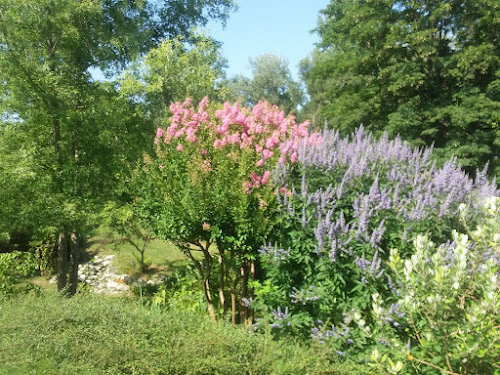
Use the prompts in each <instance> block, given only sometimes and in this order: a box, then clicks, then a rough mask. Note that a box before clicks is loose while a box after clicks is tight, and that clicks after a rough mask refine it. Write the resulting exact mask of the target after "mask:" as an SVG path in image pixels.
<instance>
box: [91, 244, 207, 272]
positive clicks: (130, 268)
mask: <svg viewBox="0 0 500 375" xmlns="http://www.w3.org/2000/svg"><path fill="white" fill-rule="evenodd" d="M89 244H90V246H89V248H88V249H87V253H88V255H89V256H90V257H92V256H95V255H99V256H103V255H115V259H114V261H113V262H114V266H115V267H116V270H117V272H118V273H120V274H129V275H137V274H138V273H140V270H139V262H138V260H137V258H136V257H140V253H139V252H138V251H137V250H136V249H135V248H134V247H133V246H132V245H130V244H128V243H124V244H120V245H118V246H114V245H113V244H109V241H107V240H106V238H103V237H99V236H96V237H93V238H91V239H90V241H89ZM214 251H216V250H214ZM195 255H196V256H197V257H200V259H201V254H197V253H196V254H195ZM145 260H146V263H150V264H151V265H150V267H149V274H155V273H162V274H166V275H171V274H172V273H173V272H174V271H175V269H176V268H178V267H181V266H185V265H187V264H189V263H190V262H191V260H190V259H189V258H188V257H187V256H186V255H184V254H183V253H182V251H181V250H179V249H178V248H177V247H176V246H174V245H173V244H171V243H168V242H166V241H162V240H154V241H152V242H151V243H150V244H149V245H148V247H147V250H146V252H145Z"/></svg>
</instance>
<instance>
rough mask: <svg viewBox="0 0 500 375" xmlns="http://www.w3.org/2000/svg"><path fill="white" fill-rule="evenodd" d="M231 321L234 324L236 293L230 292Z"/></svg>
mask: <svg viewBox="0 0 500 375" xmlns="http://www.w3.org/2000/svg"><path fill="white" fill-rule="evenodd" d="M231 322H232V323H233V325H236V293H235V291H234V290H233V291H232V292H231Z"/></svg>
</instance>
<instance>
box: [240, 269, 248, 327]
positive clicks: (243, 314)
mask: <svg viewBox="0 0 500 375" xmlns="http://www.w3.org/2000/svg"><path fill="white" fill-rule="evenodd" d="M240 271H241V294H240V323H243V324H245V326H246V325H247V318H248V307H247V304H246V303H247V300H248V299H247V286H248V264H247V262H243V264H242V265H241V267H240Z"/></svg>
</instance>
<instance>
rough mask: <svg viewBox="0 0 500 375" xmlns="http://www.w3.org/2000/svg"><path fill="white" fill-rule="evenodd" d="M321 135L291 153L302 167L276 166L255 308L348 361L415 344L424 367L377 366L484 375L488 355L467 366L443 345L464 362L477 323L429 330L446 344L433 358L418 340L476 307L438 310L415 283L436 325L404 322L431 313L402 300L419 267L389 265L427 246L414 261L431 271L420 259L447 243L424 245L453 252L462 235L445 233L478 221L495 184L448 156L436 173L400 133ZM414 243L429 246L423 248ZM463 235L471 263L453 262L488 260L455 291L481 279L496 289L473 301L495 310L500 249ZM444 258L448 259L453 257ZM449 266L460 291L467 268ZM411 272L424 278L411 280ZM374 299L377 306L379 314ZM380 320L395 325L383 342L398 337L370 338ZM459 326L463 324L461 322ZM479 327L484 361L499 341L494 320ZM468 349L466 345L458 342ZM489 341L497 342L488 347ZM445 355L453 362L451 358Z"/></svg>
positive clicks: (281, 329) (452, 305)
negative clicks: (275, 196)
mask: <svg viewBox="0 0 500 375" xmlns="http://www.w3.org/2000/svg"><path fill="white" fill-rule="evenodd" d="M322 137H323V141H322V143H321V144H319V145H317V146H315V147H309V146H308V145H307V144H306V143H305V142H304V143H302V146H301V147H299V149H298V150H299V152H298V154H299V162H300V164H298V165H296V166H294V168H290V167H286V166H283V165H278V168H277V170H276V182H277V184H278V186H281V188H280V189H279V199H280V203H281V213H280V214H279V215H278V217H277V218H276V220H277V221H278V222H279V225H276V226H275V230H274V231H273V234H274V235H276V236H275V237H274V242H273V243H270V244H269V245H267V246H263V247H262V249H261V253H262V254H263V265H264V269H265V275H266V276H265V277H264V278H263V279H262V280H261V281H259V282H257V283H254V285H252V286H253V287H254V288H256V291H255V294H256V295H257V296H258V297H260V298H258V299H257V300H256V301H255V302H254V306H255V307H256V308H261V309H262V310H264V311H267V313H268V314H269V315H270V316H271V317H272V318H271V319H272V326H273V327H274V330H275V332H277V333H278V334H282V335H286V334H288V333H294V334H299V335H303V337H312V338H313V339H314V340H317V341H318V342H324V343H328V344H329V345H332V346H334V347H335V348H336V350H337V353H338V354H339V355H341V356H345V357H347V358H350V359H355V360H360V361H367V362H373V363H374V364H375V363H377V361H379V360H380V359H381V358H382V357H378V354H377V355H374V356H373V357H372V356H371V354H372V350H373V349H374V348H376V349H377V350H378V352H377V353H385V354H387V353H389V352H390V353H391V354H392V355H394V352H397V351H399V352H405V350H404V347H406V345H408V347H409V348H413V349H412V352H410V349H408V350H407V354H408V353H414V352H413V350H415V351H416V352H418V353H419V354H422V353H424V354H423V358H424V359H421V358H420V359H421V361H425V362H427V363H430V365H424V364H423V363H421V362H419V363H418V364H417V365H415V368H414V369H413V368H412V367H411V366H410V368H408V367H407V366H405V368H404V370H402V368H403V364H402V362H401V361H400V362H399V363H398V362H397V361H396V363H394V362H392V363H389V365H388V366H387V368H384V371H388V372H398V371H400V370H402V371H406V372H409V373H411V372H412V371H416V372H418V371H430V372H429V373H433V371H435V369H434V368H433V369H430V370H429V368H431V367H432V366H433V365H434V366H437V367H439V368H440V369H445V370H443V371H449V372H450V373H455V372H453V371H456V373H470V372H472V373H481V371H483V370H482V367H481V366H482V365H484V363H486V366H489V367H487V368H488V370H491V369H492V367H491V366H493V361H492V359H491V358H490V359H484V362H481V361H482V360H481V361H479V362H481V363H483V364H481V365H478V364H477V363H479V362H477V363H476V365H474V364H472V362H473V361H470V363H469V364H462V363H461V362H460V361H461V360H463V359H464V358H463V357H460V354H458V353H460V350H459V349H456V348H455V350H453V349H452V348H451V346H452V344H451V342H453V345H458V344H457V341H458V342H460V343H461V345H462V346H461V348H462V350H464V351H465V352H467V353H469V354H464V355H465V356H467V355H469V357H467V359H466V360H471V359H472V358H473V355H472V354H470V353H471V351H472V350H473V349H471V348H476V349H477V348H478V347H479V346H480V345H479V344H478V343H479V342H480V341H481V340H479V339H478V338H479V337H480V336H481V335H482V334H483V333H484V332H483V331H482V330H481V329H480V328H478V327H476V328H473V329H471V332H469V333H470V336H469V337H467V338H464V337H463V336H462V335H461V334H458V335H456V334H454V333H453V332H448V334H449V335H451V336H454V335H455V336H454V337H451V336H450V337H448V336H445V335H444V331H439V332H441V336H439V334H438V333H436V334H435V335H436V336H433V338H432V339H429V341H430V342H432V343H433V345H440V344H441V343H443V342H447V340H450V347H449V348H447V349H444V351H441V352H442V355H438V354H437V353H438V352H439V351H437V350H435V348H434V347H433V348H434V349H432V350H428V349H429V348H428V347H427V345H430V344H429V341H424V339H422V337H421V336H420V333H421V332H420V331H419V330H420V329H422V330H424V327H427V328H428V327H429V326H430V327H433V328H434V329H435V330H436V328H435V327H436V326H438V325H440V324H441V323H443V322H444V321H445V320H446V319H447V317H450V319H454V318H457V316H456V315H455V316H454V315H453V314H452V313H451V312H452V311H453V309H459V310H460V311H462V312H463V313H464V314H466V315H467V316H472V313H471V311H469V310H467V308H466V307H465V305H464V304H463V303H462V304H460V303H457V301H456V300H455V299H453V298H452V299H451V302H449V304H448V305H446V304H441V305H439V304H437V300H433V298H435V296H434V297H432V296H431V295H429V294H425V293H424V292H425V290H422V289H419V288H417V290H418V291H419V292H420V293H422V295H420V296H419V297H418V298H420V299H422V298H424V301H427V299H426V298H427V297H428V298H429V300H428V301H427V302H428V303H432V304H437V305H438V306H440V308H441V309H442V310H440V311H439V312H437V313H436V315H434V316H433V319H436V320H437V321H433V319H429V320H430V321H426V323H423V326H422V327H421V326H419V324H420V321H418V323H415V322H413V320H412V319H409V320H405V319H408V318H407V317H408V316H410V313H411V314H417V315H418V314H423V315H418V316H420V317H422V316H423V317H424V320H425V319H427V318H428V317H427V316H426V315H425V308H424V307H425V306H424V305H420V307H418V308H416V307H413V310H412V311H409V310H408V309H409V306H408V304H404V303H402V301H400V299H401V298H407V299H408V298H410V300H411V298H412V296H413V295H414V294H415V293H416V292H415V291H412V290H413V289H412V288H415V285H414V284H417V285H430V284H425V283H424V281H426V279H425V276H424V274H423V273H418V274H417V275H414V276H412V278H410V279H405V280H403V279H401V277H399V276H400V275H401V274H402V273H401V270H399V271H396V270H398V266H397V265H395V264H393V263H391V262H392V261H393V260H394V259H393V258H391V251H393V249H397V254H398V256H397V259H402V260H403V262H409V261H413V259H414V257H415V254H419V253H422V251H424V250H422V249H423V248H425V251H427V253H426V254H428V255H426V256H425V257H423V256H420V258H419V259H421V260H422V259H424V261H423V262H424V264H420V266H421V267H422V269H428V268H432V264H431V263H428V258H429V257H432V256H434V255H433V254H435V253H440V252H443V251H444V250H439V251H438V250H437V249H436V247H434V245H430V244H429V243H430V242H425V241H434V243H437V244H438V245H439V244H441V243H444V245H443V246H442V248H446V249H449V251H448V252H451V253H453V251H452V250H451V249H455V248H458V245H456V244H457V241H459V238H461V241H462V242H464V241H465V240H463V237H457V236H458V235H452V233H453V230H454V229H456V230H458V231H459V232H460V231H462V232H465V230H466V227H465V223H467V224H468V225H469V226H470V227H471V228H474V227H475V225H476V223H477V222H476V221H475V220H479V222H480V223H482V225H484V218H481V215H480V213H481V212H482V210H483V209H482V207H483V205H484V202H485V199H486V198H488V197H491V196H498V190H497V188H496V184H495V183H494V182H492V183H490V182H488V180H487V179H486V177H485V175H486V170H484V171H482V172H478V173H477V176H476V179H475V180H472V179H470V178H469V177H468V176H467V175H466V174H465V173H464V172H462V171H461V170H460V167H459V166H458V165H456V163H455V161H454V160H450V161H449V162H447V163H446V164H445V165H444V166H443V167H441V168H437V167H436V166H435V165H434V164H433V162H432V161H431V159H430V156H431V151H432V150H431V149H425V150H417V149H412V148H411V147H410V146H408V145H407V144H405V143H403V142H401V140H400V139H399V138H397V139H395V140H389V139H388V138H387V136H384V137H382V138H381V139H378V140H377V139H374V138H373V137H372V136H371V135H370V134H367V133H365V131H364V129H363V128H360V129H358V130H357V132H356V133H355V134H353V135H352V136H351V137H347V138H341V137H340V136H339V134H338V133H337V132H335V131H331V130H325V131H324V132H323V134H322ZM461 205H462V206H461ZM459 207H467V215H466V217H465V218H462V219H460V216H459V215H458V212H459ZM478 215H479V216H478ZM280 230H281V232H280ZM417 235H424V236H425V237H418V238H420V239H419V240H418V241H417V245H415V244H414V239H415V238H416V237H415V236H417ZM497 237H498V236H497ZM423 238H425V239H426V240H425V241H424V240H423ZM491 238H492V239H493V238H494V236H493V237H491ZM447 240H449V243H448V244H446V241H447ZM422 241H424V242H425V243H427V244H428V245H426V246H423V245H422ZM471 241H472V242H470V243H468V244H467V246H469V245H470V246H471V247H472V248H473V250H471V251H470V253H464V254H463V255H462V256H466V255H467V254H468V255H467V256H470V258H467V260H466V261H465V260H462V261H461V262H462V263H461V264H465V263H466V264H467V267H469V269H470V272H472V273H473V274H474V273H475V272H478V271H476V268H474V267H472V268H470V267H471V265H478V264H480V262H479V261H478V259H481V260H483V258H484V262H486V263H485V264H484V267H485V269H487V270H488V272H486V271H485V272H486V273H485V274H481V275H480V276H477V275H476V276H472V278H470V279H467V278H466V277H465V276H464V278H463V280H462V281H460V282H459V284H458V285H459V287H458V288H455V289H454V290H457V289H458V290H462V288H463V287H465V288H466V289H465V290H467V287H466V285H467V280H469V282H470V283H471V285H474V286H475V285H476V284H475V282H478V283H479V284H477V285H481V284H480V283H481V282H483V284H484V285H490V286H489V287H490V290H489V291H488V293H490V292H491V293H493V294H492V296H488V297H483V296H482V297H481V298H480V299H479V300H480V301H481V302H477V303H480V304H482V303H483V302H484V303H485V304H486V305H488V303H490V302H491V304H490V305H489V306H490V308H489V309H485V310H484V311H485V312H484V313H485V314H486V316H491V317H494V316H495V314H496V312H497V311H498V293H499V289H498V288H499V285H498V281H497V279H491V280H490V279H488V277H490V276H491V277H494V276H492V275H496V274H497V272H498V269H497V268H495V267H497V265H496V264H497V263H496V262H498V254H496V253H495V252H492V251H491V249H490V246H489V245H488V246H486V247H485V246H483V247H482V248H481V247H480V246H479V245H478V243H476V242H475V241H474V240H471ZM496 241H498V238H497V239H496ZM465 242H466V241H465ZM463 246H465V245H463ZM440 249H441V248H440ZM457 251H458V250H457ZM483 253H484V254H483ZM392 254H393V255H394V254H396V251H393V252H392ZM394 256H395V255H394ZM448 258H449V257H448ZM448 258H447V259H446V261H447V262H451V261H452V260H450V259H448ZM391 259H392V260H391ZM426 262H427V263H426ZM435 262H436V264H435V267H444V266H445V265H446V264H442V263H443V262H444V258H443V259H442V258H439V256H437V255H436V259H435ZM440 262H441V263H440ZM463 262H465V263H463ZM417 263H418V262H417ZM405 266H406V263H405ZM415 267H417V266H416V265H415ZM454 271H456V272H454ZM454 271H453V272H451V271H450V272H449V275H452V274H453V277H452V276H449V277H450V278H454V280H455V281H454V282H453V283H451V284H452V285H455V287H456V285H457V284H454V283H455V282H458V281H457V280H458V279H460V277H461V276H460V275H463V268H462V271H460V272H462V273H460V272H459V270H458V269H457V270H455V269H454ZM429 272H430V271H429ZM410 274H411V272H410ZM485 275H489V276H485ZM418 277H421V278H422V279H418V280H417V279H415V278H418ZM483 277H486V279H488V280H490V282H489V284H487V283H485V282H484V280H483ZM495 277H496V276H495ZM480 280H483V281H480ZM446 282H448V281H446ZM443 283H444V284H442V285H441V284H440V288H445V287H444V285H446V283H445V282H443ZM434 287H435V285H434V286H432V287H431V286H430V287H429V290H427V293H430V294H432V292H431V291H432V290H434V289H433V288H434ZM481 288H482V286H481ZM481 288H478V290H480V289H481ZM485 288H487V287H486V286H485ZM473 289H474V287H473ZM478 293H479V292H478ZM479 294H481V293H479ZM453 296H454V297H456V295H453ZM450 298H451V297H450ZM380 301H384V304H385V305H384V306H385V308H386V309H385V310H383V312H382V310H381V308H380V304H381V302H380ZM429 301H431V302H429ZM488 301H490V302H488ZM464 303H465V302H464ZM412 306H413V305H412ZM460 306H462V308H461V307H460ZM471 309H472V310H474V309H475V307H471ZM416 311H418V313H417V312H416ZM455 314H456V313H455ZM459 315H460V314H459ZM451 316H454V318H451ZM461 316H464V315H461ZM405 317H406V318H405ZM492 319H493V318H492ZM380 320H385V322H386V323H387V324H389V325H390V326H392V329H393V331H392V336H391V337H393V336H394V335H395V336H397V337H398V339H399V341H398V342H397V344H394V343H391V342H390V340H389V336H383V335H382V336H376V335H375V333H374V332H375V331H377V330H378V325H377V324H378V322H379V321H380ZM457 321H460V322H461V324H462V323H464V321H463V320H460V319H457ZM413 323H414V325H413V326H412V324H413ZM487 326H488V328H485V329H486V330H487V331H488V329H490V330H491V331H488V334H487V335H486V336H487V337H489V339H488V344H487V345H486V347H485V348H483V349H484V350H485V352H482V353H483V355H484V356H486V354H485V353H490V354H492V355H494V353H495V350H494V349H496V348H495V345H496V346H497V345H498V343H497V342H496V341H497V340H498V336H497V335H498V333H497V332H498V322H497V323H495V322H494V321H490V323H488V324H487ZM415 327H418V328H415ZM413 328H415V329H413ZM427 328H425V329H427ZM464 329H465V328H464ZM459 331H460V330H459ZM424 343H425V344H424ZM476 344H477V345H476ZM398 345H399V346H398ZM469 345H470V347H469V349H467V350H469V351H467V350H466V349H465V347H466V346H467V347H468V346H469ZM490 345H492V346H493V347H491V351H490V350H489V349H490ZM459 346H460V345H459ZM420 350H422V352H420ZM426 350H428V351H426ZM414 354H415V353H414ZM411 355H412V356H413V357H412V358H418V356H417V355H413V354H411ZM453 355H455V358H453V359H451V357H453ZM374 358H375V359H374ZM385 358H387V356H386V357H384V359H385ZM399 359H402V357H401V356H400V357H398V360H399ZM391 361H392V359H391ZM443 361H444V362H443ZM386 363H387V361H386ZM415 363H416V361H415ZM450 363H452V364H450ZM426 366H428V367H427V368H426ZM468 366H470V367H468ZM452 369H454V370H452Z"/></svg>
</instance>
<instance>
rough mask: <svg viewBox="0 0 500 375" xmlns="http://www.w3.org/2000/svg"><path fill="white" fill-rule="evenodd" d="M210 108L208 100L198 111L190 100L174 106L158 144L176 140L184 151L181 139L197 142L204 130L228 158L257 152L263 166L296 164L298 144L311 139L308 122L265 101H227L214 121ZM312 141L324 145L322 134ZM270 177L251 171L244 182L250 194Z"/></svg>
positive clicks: (211, 144) (257, 158)
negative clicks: (238, 152)
mask: <svg viewBox="0 0 500 375" xmlns="http://www.w3.org/2000/svg"><path fill="white" fill-rule="evenodd" d="M208 105H209V102H208V98H206V97H205V98H203V100H202V101H201V102H200V103H199V105H198V108H194V107H193V104H192V101H191V99H189V98H188V99H186V100H185V101H184V102H183V103H180V102H176V103H172V104H171V105H170V111H171V112H172V116H171V117H170V119H169V122H170V125H169V126H168V127H167V128H166V129H162V128H158V129H157V132H156V138H155V143H158V142H159V140H160V139H162V138H163V139H164V142H165V143H167V144H170V143H171V142H172V141H173V140H176V142H178V144H177V148H176V149H177V151H179V152H181V151H182V150H183V145H182V142H181V141H182V140H185V141H186V142H188V143H195V142H196V141H197V140H198V139H199V137H200V136H201V134H200V133H201V131H206V132H205V134H207V135H208V137H209V141H210V143H209V145H210V146H212V147H213V148H214V149H216V150H224V149H226V148H227V149H228V152H227V154H228V155H236V152H235V151H236V150H241V151H243V150H250V151H252V152H253V151H255V152H256V154H257V157H256V160H257V162H256V167H259V168H260V167H263V166H264V164H265V162H266V160H268V159H271V158H273V157H275V156H276V157H279V160H280V162H282V163H284V162H286V161H290V162H292V163H295V162H297V149H298V145H299V141H300V140H301V139H302V138H305V137H308V136H309V132H308V128H309V122H308V121H306V122H303V123H301V124H297V123H296V122H295V117H294V116H291V115H290V116H285V113H284V112H283V111H281V110H280V109H279V108H278V107H277V106H274V105H271V104H269V103H267V102H263V101H260V102H259V103H257V105H255V106H254V107H253V108H252V109H249V108H245V107H242V106H241V105H240V104H238V103H234V104H229V103H227V102H226V103H224V105H223V108H222V109H220V110H217V111H215V117H212V118H211V116H210V115H209V113H208V112H207V109H208ZM310 139H311V141H312V142H313V143H319V142H321V137H320V136H319V135H314V136H313V137H312V138H310ZM201 153H202V155H203V156H206V155H207V150H206V148H204V149H202V150H201ZM235 160H237V158H236V159H235ZM206 167H207V166H205V168H204V169H206ZM269 178H270V172H269V171H268V170H266V171H264V172H263V174H262V175H259V174H257V173H255V172H252V174H251V176H250V180H251V182H245V183H244V184H243V187H244V189H245V190H246V191H248V192H251V189H252V188H258V187H259V186H262V185H265V184H267V183H268V181H269Z"/></svg>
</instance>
